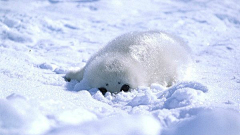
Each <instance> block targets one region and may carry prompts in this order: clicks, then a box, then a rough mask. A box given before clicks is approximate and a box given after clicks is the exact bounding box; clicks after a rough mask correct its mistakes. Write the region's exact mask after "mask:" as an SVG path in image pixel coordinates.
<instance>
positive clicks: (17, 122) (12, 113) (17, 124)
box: [0, 94, 50, 135]
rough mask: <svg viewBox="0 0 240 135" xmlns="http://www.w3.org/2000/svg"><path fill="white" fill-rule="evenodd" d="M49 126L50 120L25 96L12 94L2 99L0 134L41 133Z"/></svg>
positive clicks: (0, 101) (0, 100)
mask: <svg viewBox="0 0 240 135" xmlns="http://www.w3.org/2000/svg"><path fill="white" fill-rule="evenodd" d="M49 128H50V124H49V120H48V119H47V118H46V117H45V116H44V115H42V114H41V113H40V112H39V110H37V109H36V108H35V107H34V106H31V105H30V104H29V103H28V102H27V101H26V99H25V98H24V97H22V96H20V95H16V94H12V95H10V96H8V97H7V99H0V134H2V135H3V134H4V135H5V134H9V135H10V134H15V135H18V134H19V135H21V134H41V133H44V132H45V131H46V130H48V129H49Z"/></svg>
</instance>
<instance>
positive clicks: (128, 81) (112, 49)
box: [65, 31, 192, 94]
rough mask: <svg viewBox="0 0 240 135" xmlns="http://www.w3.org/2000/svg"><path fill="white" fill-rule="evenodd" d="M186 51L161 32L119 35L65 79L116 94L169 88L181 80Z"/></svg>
mask: <svg viewBox="0 0 240 135" xmlns="http://www.w3.org/2000/svg"><path fill="white" fill-rule="evenodd" d="M191 61H192V59H191V50H190V48H189V47H188V46H187V45H186V44H185V43H184V42H183V41H182V40H181V39H180V38H178V37H176V36H174V35H171V34H169V33H166V32H162V31H144V32H130V33H126V34H123V35H121V36H119V37H117V38H115V39H114V40H112V41H111V42H109V43H108V44H107V45H106V46H105V47H103V48H102V49H100V50H99V51H98V52H96V53H95V54H94V55H93V56H92V57H91V58H90V59H89V60H88V62H87V63H86V65H85V67H83V68H82V69H80V70H76V71H69V72H68V73H67V74H66V76H65V78H66V79H67V80H69V81H70V80H71V79H74V80H78V81H83V82H84V83H87V85H88V86H89V88H98V89H99V90H100V91H101V92H102V93H103V94H105V93H106V92H107V91H108V92H111V93H118V92H120V91H125V92H127V91H129V90H130V89H131V88H137V87H138V86H149V85H151V84H152V83H158V84H161V85H163V86H166V87H167V86H171V85H173V84H174V83H175V82H177V81H179V80H181V79H182V78H183V77H184V76H185V75H186V72H187V70H188V67H189V63H191Z"/></svg>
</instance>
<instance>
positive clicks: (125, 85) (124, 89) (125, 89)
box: [120, 84, 130, 92]
mask: <svg viewBox="0 0 240 135" xmlns="http://www.w3.org/2000/svg"><path fill="white" fill-rule="evenodd" d="M129 88H130V87H129V85H127V84H124V85H123V86H122V88H121V90H120V91H124V92H128V91H129Z"/></svg>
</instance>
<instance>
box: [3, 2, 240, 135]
mask: <svg viewBox="0 0 240 135" xmlns="http://www.w3.org/2000/svg"><path fill="white" fill-rule="evenodd" d="M146 30H162V31H167V32H169V33H172V34H174V35H176V36H179V37H182V39H183V40H184V41H185V42H186V43H187V44H188V45H189V46H190V48H191V49H192V55H193V59H194V68H193V69H194V70H193V71H192V73H191V77H189V78H188V79H187V80H184V81H182V82H178V83H177V84H175V85H174V86H172V87H170V88H166V87H163V86H161V85H160V84H151V86H149V87H146V86H139V87H138V88H137V89H134V90H132V91H131V92H128V93H125V92H120V93H118V94H111V93H109V92H107V93H106V95H105V96H103V95H102V94H101V92H100V91H98V89H96V88H93V89H90V90H89V91H87V90H84V89H83V90H80V91H76V89H74V87H77V88H80V87H81V88H83V87H84V86H82V85H83V84H81V85H80V84H79V83H78V82H77V81H74V80H72V81H71V82H66V81H65V80H64V78H63V76H64V75H65V74H66V72H67V71H68V70H69V69H77V68H81V67H83V66H84V65H85V64H86V62H87V60H88V59H89V58H90V57H91V56H92V55H93V54H94V53H95V52H96V51H98V50H99V49H100V48H101V47H103V46H104V45H106V44H107V43H108V42H109V41H110V40H112V39H114V38H115V37H117V36H119V35H121V34H124V33H127V32H130V31H146ZM239 125H240V4H239V0H221V1H218V0H211V1H209V0H172V1H170V0H138V1H134V0H115V1H107V0H21V1H16V0H0V134H1V135H13V134H14V135H18V134H19V135H29V134H42V135H66V134H77V135H88V134H91V135H99V134H102V135H108V134H109V135H112V134H115V135H123V134H124V135H136V134H138V135H216V134H218V135H240V126H239Z"/></svg>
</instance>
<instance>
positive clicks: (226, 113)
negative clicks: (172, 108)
mask: <svg viewBox="0 0 240 135" xmlns="http://www.w3.org/2000/svg"><path fill="white" fill-rule="evenodd" d="M163 135H240V114H239V112H236V111H233V110H226V109H219V108H218V109H216V108H215V109H213V110H209V111H204V112H201V113H199V114H198V115H196V116H194V117H191V118H189V119H188V120H185V121H181V122H179V123H177V124H176V125H175V126H174V127H173V128H171V129H169V131H167V132H165V133H163Z"/></svg>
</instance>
